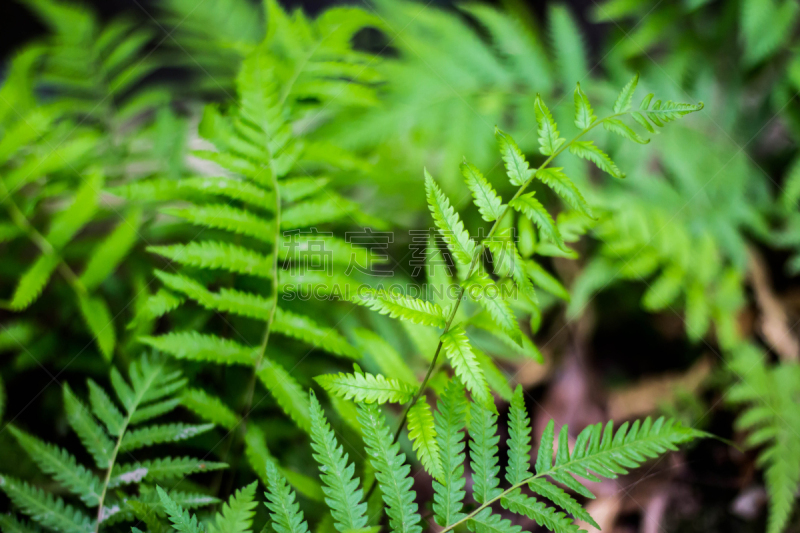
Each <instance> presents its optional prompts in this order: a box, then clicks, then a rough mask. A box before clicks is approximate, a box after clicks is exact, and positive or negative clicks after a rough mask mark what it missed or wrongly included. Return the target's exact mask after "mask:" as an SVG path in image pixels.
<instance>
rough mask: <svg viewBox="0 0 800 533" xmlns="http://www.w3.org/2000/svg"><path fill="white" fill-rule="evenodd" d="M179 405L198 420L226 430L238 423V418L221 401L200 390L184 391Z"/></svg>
mask: <svg viewBox="0 0 800 533" xmlns="http://www.w3.org/2000/svg"><path fill="white" fill-rule="evenodd" d="M181 404H182V405H183V406H184V407H186V408H187V409H189V410H190V411H192V412H193V413H194V414H196V415H197V416H199V417H200V418H202V419H204V420H208V421H209V422H211V423H212V424H214V425H216V426H219V427H222V428H225V429H227V430H232V429H233V428H235V427H236V425H237V424H238V423H239V417H238V416H236V413H234V412H233V411H232V410H231V409H230V408H229V407H228V406H227V405H225V404H224V403H223V401H222V400H220V399H219V398H217V397H216V396H212V395H210V394H209V393H207V392H206V391H204V390H202V389H186V390H184V391H183V393H182V394H181Z"/></svg>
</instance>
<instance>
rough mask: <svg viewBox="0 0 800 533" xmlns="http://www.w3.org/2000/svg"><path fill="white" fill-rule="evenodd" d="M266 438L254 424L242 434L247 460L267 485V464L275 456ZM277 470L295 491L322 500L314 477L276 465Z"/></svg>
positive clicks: (314, 499) (318, 485) (321, 494)
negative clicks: (271, 452)
mask: <svg viewBox="0 0 800 533" xmlns="http://www.w3.org/2000/svg"><path fill="white" fill-rule="evenodd" d="M266 440H267V439H266V437H265V436H264V432H263V431H262V430H261V428H259V427H258V426H256V425H254V424H249V425H248V426H247V433H246V434H245V436H244V443H245V455H246V456H247V462H248V463H250V466H252V467H253V470H254V471H255V472H256V474H258V477H259V478H261V481H262V482H263V483H264V485H266V486H269V479H268V478H267V477H266V475H267V465H268V464H269V463H270V462H274V461H275V458H274V457H272V454H270V453H269V450H268V449H267V445H266ZM278 471H279V472H280V473H281V475H282V476H283V477H285V478H286V480H287V481H288V482H289V484H290V485H291V486H292V487H294V489H295V490H297V492H299V493H300V494H302V495H303V496H305V497H306V498H308V499H310V500H313V501H315V502H323V501H324V498H325V494H324V493H323V492H322V486H321V485H320V483H319V481H317V479H316V478H311V477H309V476H306V475H304V474H300V473H298V472H295V471H294V470H290V469H288V468H281V467H278Z"/></svg>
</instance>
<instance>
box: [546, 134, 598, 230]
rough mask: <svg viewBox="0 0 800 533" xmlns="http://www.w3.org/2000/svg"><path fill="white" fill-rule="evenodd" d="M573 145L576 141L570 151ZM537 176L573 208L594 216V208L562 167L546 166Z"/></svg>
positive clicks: (591, 216) (588, 215) (590, 216)
mask: <svg viewBox="0 0 800 533" xmlns="http://www.w3.org/2000/svg"><path fill="white" fill-rule="evenodd" d="M573 146H574V143H573V144H571V145H570V151H571V150H572V147H573ZM612 164H613V163H612ZM536 177H537V178H538V179H540V180H541V181H542V183H544V184H545V185H547V186H548V187H550V188H551V189H552V190H553V192H555V193H556V194H557V195H558V196H560V197H561V199H562V200H564V201H565V202H567V204H569V205H570V206H571V207H572V208H573V209H576V210H578V211H580V212H581V213H583V214H584V215H586V216H587V217H589V218H594V215H593V214H592V208H591V207H589V204H588V203H587V202H586V200H585V199H584V198H583V195H582V194H581V191H580V189H578V187H577V186H576V185H575V184H574V183H572V180H571V179H569V178H568V177H567V175H566V174H564V171H563V168H562V167H545V168H543V169H541V170H539V171H537V172H536Z"/></svg>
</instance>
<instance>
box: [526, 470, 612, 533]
mask: <svg viewBox="0 0 800 533" xmlns="http://www.w3.org/2000/svg"><path fill="white" fill-rule="evenodd" d="M537 471H538V470H537ZM528 487H529V488H530V489H531V490H532V491H533V492H535V493H536V494H539V495H541V496H544V497H545V498H547V499H548V500H550V501H551V502H553V503H555V504H556V505H558V506H559V507H561V508H562V509H564V510H565V511H566V512H568V513H569V514H571V515H572V516H574V517H575V518H576V519H578V520H581V521H583V522H586V523H587V524H591V525H592V526H593V527H596V528H598V529H599V526H598V524H597V522H595V520H594V518H592V515H590V514H589V513H588V512H587V511H586V509H584V508H583V505H581V504H580V503H578V501H577V500H576V499H575V498H573V497H572V496H570V495H569V494H568V493H567V492H565V491H564V489H562V488H561V487H559V486H558V485H554V484H552V483H550V482H549V481H547V480H546V479H542V478H539V479H534V480H533V481H531V482H530V483H528Z"/></svg>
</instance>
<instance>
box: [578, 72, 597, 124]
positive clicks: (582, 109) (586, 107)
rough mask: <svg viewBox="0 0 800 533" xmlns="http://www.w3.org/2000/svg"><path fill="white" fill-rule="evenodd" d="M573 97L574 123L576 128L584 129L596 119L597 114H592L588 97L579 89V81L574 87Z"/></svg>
mask: <svg viewBox="0 0 800 533" xmlns="http://www.w3.org/2000/svg"><path fill="white" fill-rule="evenodd" d="M573 99H574V100H575V125H576V126H577V127H578V129H581V130H585V129H587V128H588V127H589V126H591V125H592V124H593V123H594V122H595V121H596V120H597V115H595V114H594V109H592V105H591V104H590V103H589V98H588V97H587V96H586V94H585V93H584V92H583V91H582V90H581V84H580V82H578V84H577V86H576V87H575V94H574V98H573Z"/></svg>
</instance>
